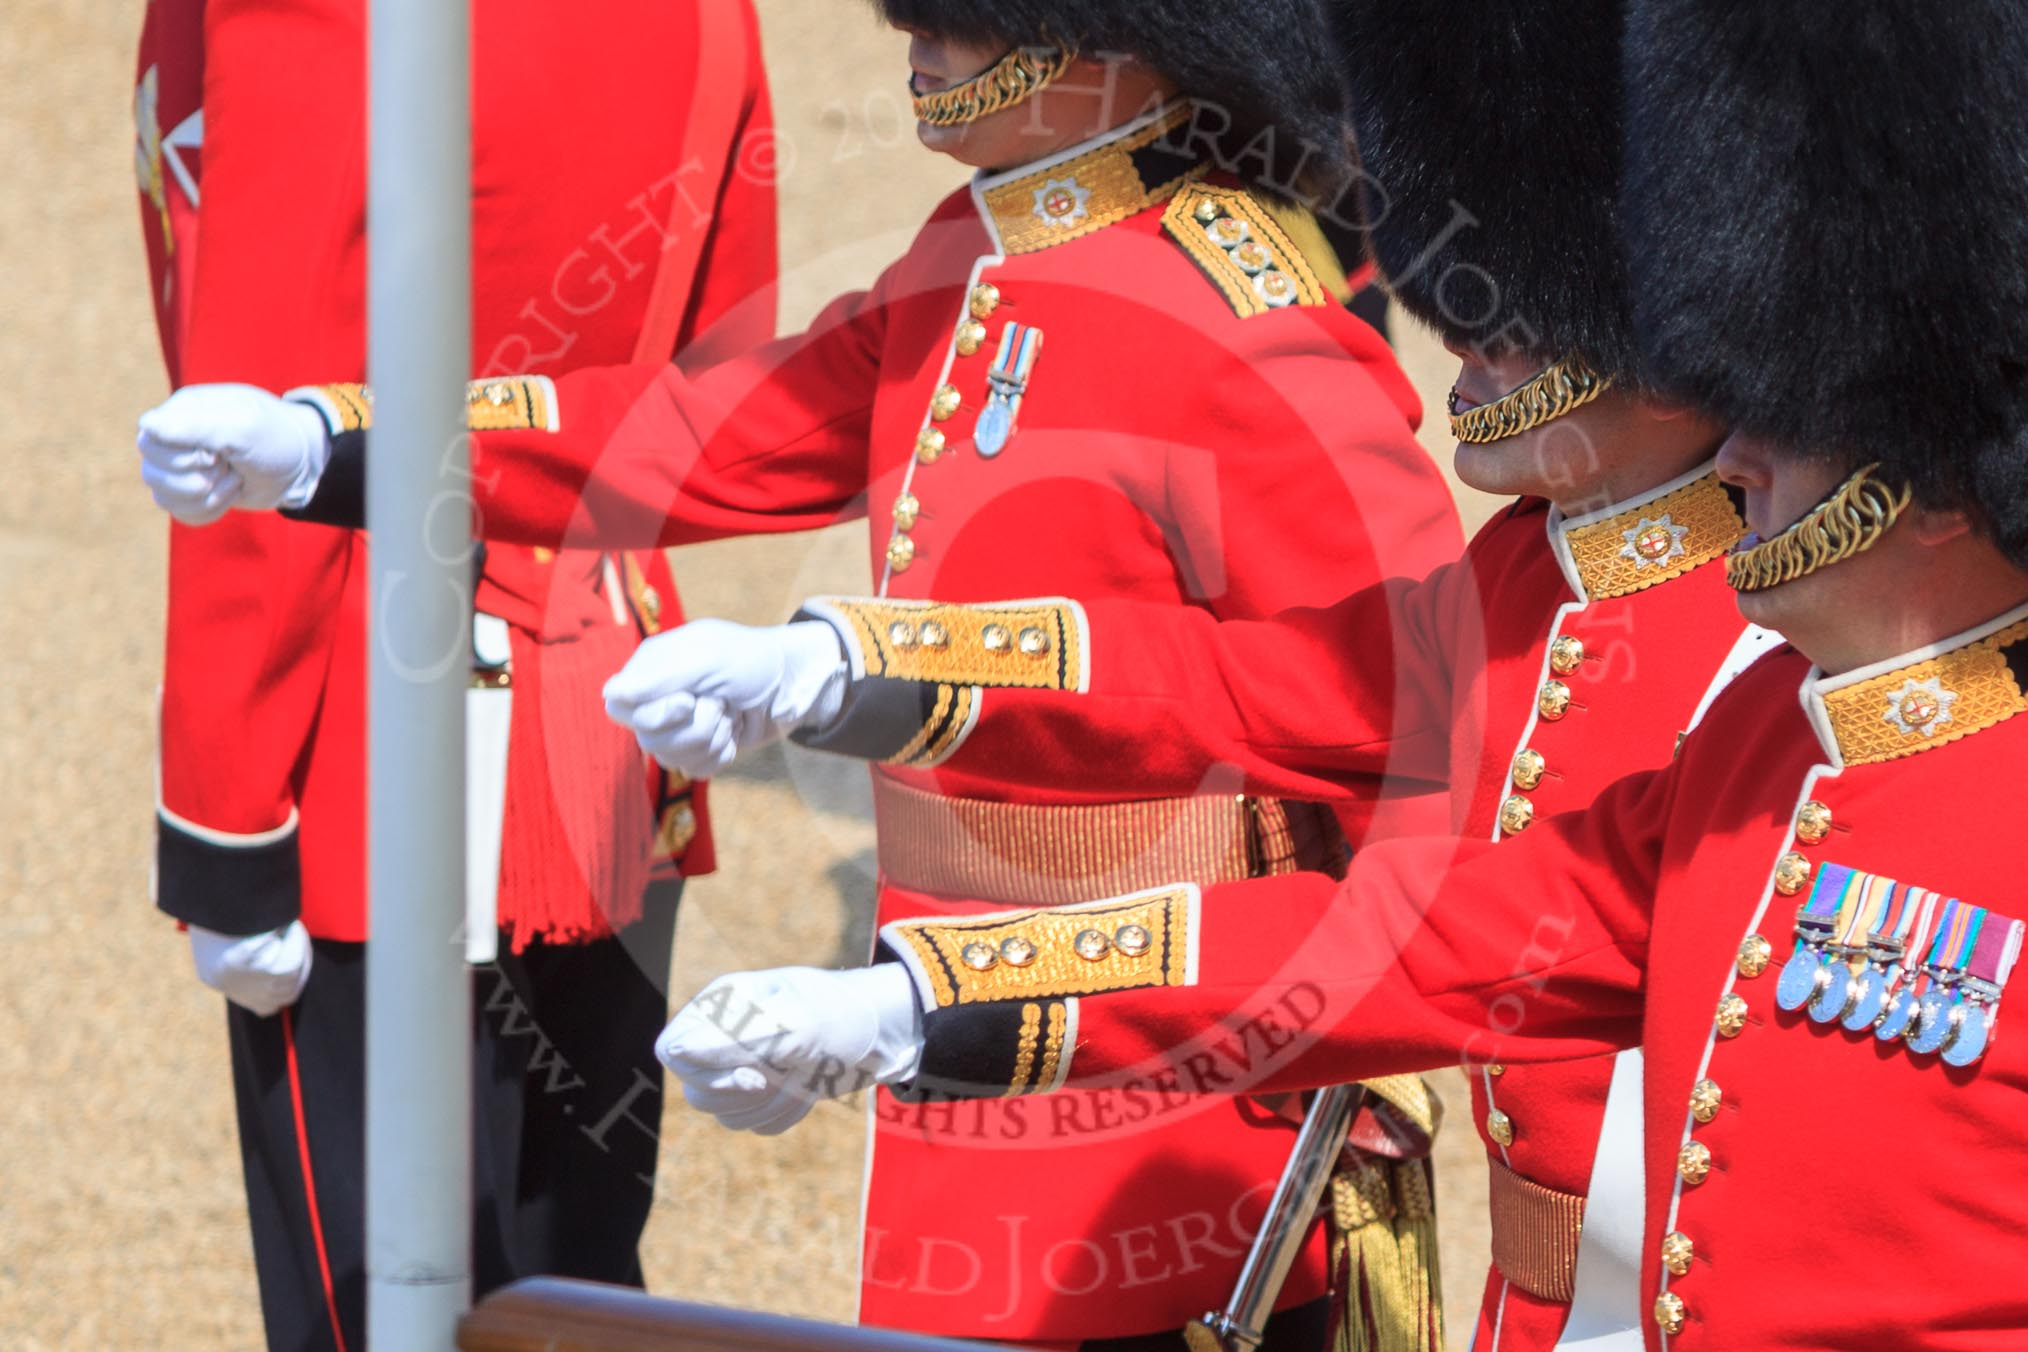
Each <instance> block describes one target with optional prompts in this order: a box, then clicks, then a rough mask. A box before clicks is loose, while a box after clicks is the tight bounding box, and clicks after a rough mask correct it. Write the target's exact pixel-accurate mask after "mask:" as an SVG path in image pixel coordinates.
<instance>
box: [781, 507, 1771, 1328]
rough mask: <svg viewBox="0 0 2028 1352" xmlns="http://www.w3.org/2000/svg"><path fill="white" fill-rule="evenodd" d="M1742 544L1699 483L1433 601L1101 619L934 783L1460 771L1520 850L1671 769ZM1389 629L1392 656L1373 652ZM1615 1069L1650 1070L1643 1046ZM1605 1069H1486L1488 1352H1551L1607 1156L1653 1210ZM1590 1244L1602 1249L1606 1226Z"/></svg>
mask: <svg viewBox="0 0 2028 1352" xmlns="http://www.w3.org/2000/svg"><path fill="white" fill-rule="evenodd" d="M1743 530H1744V526H1743V524H1742V523H1741V520H1740V518H1739V516H1738V513H1737V511H1736V509H1735V507H1734V504H1733V502H1732V499H1731V498H1730V497H1729V495H1728V494H1727V492H1726V490H1725V489H1724V488H1723V487H1722V486H1721V485H1720V484H1719V482H1718V480H1717V478H1716V476H1715V474H1713V473H1712V472H1711V471H1710V469H1709V468H1708V467H1706V468H1704V469H1701V470H1698V471H1695V472H1693V473H1691V474H1688V475H1685V476H1684V477H1682V478H1681V479H1678V480H1675V481H1673V482H1670V483H1667V484H1664V485H1662V486H1661V487H1659V488H1657V489H1655V490H1654V491H1652V492H1650V493H1646V494H1642V495H1641V496H1640V497H1638V498H1635V499H1630V500H1628V501H1625V502H1619V503H1614V504H1611V505H1609V506H1606V507H1603V508H1600V509H1598V510H1597V511H1594V512H1590V513H1587V514H1585V515H1583V516H1579V517H1574V518H1565V517H1563V516H1562V515H1561V514H1559V513H1556V512H1553V511H1551V510H1550V509H1549V507H1548V506H1547V505H1546V504H1545V503H1542V502H1540V501H1524V502H1521V503H1518V504H1516V506H1515V507H1514V508H1513V509H1511V510H1510V511H1508V512H1506V513H1504V514H1502V515H1501V516H1500V517H1498V518H1496V519H1495V520H1494V521H1493V522H1491V523H1490V524H1489V525H1488V526H1487V527H1486V528H1485V529H1484V530H1482V531H1481V532H1480V534H1479V535H1478V537H1477V538H1476V539H1474V540H1473V542H1472V545H1471V547H1470V549H1469V550H1468V551H1467V554H1466V557H1465V560H1464V561H1463V562H1462V563H1459V564H1453V565H1449V566H1446V567H1444V568H1442V569H1439V570H1438V571H1437V572H1436V573H1434V574H1433V575H1432V576H1431V577H1430V578H1429V579H1428V580H1427V581H1425V582H1423V583H1421V584H1418V585H1413V586H1410V585H1406V584H1399V585H1392V586H1390V587H1389V588H1388V589H1386V590H1374V591H1372V592H1370V593H1368V594H1366V595H1364V596H1361V597H1355V598H1351V599H1349V600H1347V601H1346V602H1344V603H1342V604H1340V605H1337V606H1334V607H1332V608H1329V609H1326V610H1321V611H1314V612H1309V613H1307V614H1303V615H1297V616H1288V617H1281V618H1278V619H1277V620H1276V621H1275V622H1273V623H1270V624H1221V623H1216V622H1214V619H1213V617H1210V616H1207V615H1204V614H1202V613H1199V612H1187V613H1186V612H1182V611H1178V610H1175V609H1173V608H1165V607H1151V606H1135V605H1116V604H1110V603H1107V602H1096V603H1094V604H1092V605H1090V606H1088V607H1087V608H1086V612H1085V613H1086V620H1087V623H1088V625H1089V629H1090V664H1091V675H1090V681H1089V689H1088V692H1087V693H1086V695H1085V696H1084V697H1082V698H1079V699H1075V700H1067V699H1066V698H1065V697H1063V696H1061V695H1054V694H1051V695H1035V694H1028V693H1025V692H1018V691H1013V690H1006V691H1002V690H994V691H991V692H990V693H988V694H986V695H984V696H983V697H982V698H981V699H980V701H979V702H980V703H981V704H982V705H983V706H984V707H985V708H986V709H987V710H988V712H987V713H986V714H985V715H984V716H983V717H982V718H981V719H980V720H979V723H978V726H977V727H976V728H975V729H974V730H973V732H972V733H971V734H970V736H969V738H968V739H967V740H966V741H965V742H964V744H963V745H962V747H961V748H960V749H959V750H957V751H956V752H955V753H954V754H953V755H952V757H951V759H950V760H949V761H948V762H947V763H946V766H945V770H944V773H946V774H958V773H964V772H968V771H970V770H972V769H973V768H974V767H987V766H1012V765H1019V766H1021V767H1022V768H1023V773H1024V774H1025V775H1030V776H1032V777H1033V779H1034V781H1035V782H1037V783H1045V784H1046V783H1054V782H1059V781H1060V782H1062V783H1064V784H1065V785H1067V786H1069V787H1072V788H1076V789H1081V790H1086V791H1090V790H1094V789H1097V790H1102V791H1111V792H1128V791H1132V790H1134V789H1136V787H1138V789H1139V791H1140V792H1143V793H1159V792H1172V793H1187V792H1190V791H1191V790H1192V788H1193V787H1195V786H1199V785H1206V784H1213V783H1216V782H1218V781H1219V780H1220V779H1221V778H1223V779H1226V780H1230V779H1232V778H1234V777H1236V776H1235V771H1237V772H1238V774H1239V775H1240V776H1243V778H1244V782H1245V787H1246V788H1247V789H1248V790H1249V791H1252V792H1265V793H1290V794H1295V795H1297V796H1303V797H1318V798H1321V797H1326V796H1329V795H1330V794H1331V793H1332V792H1333V791H1334V785H1337V784H1341V783H1350V784H1353V785H1359V786H1364V785H1367V784H1370V783H1371V782H1372V781H1373V780H1374V779H1375V778H1377V777H1381V776H1385V775H1388V774H1392V775H1393V776H1394V777H1396V778H1397V779H1407V780H1409V781H1410V782H1419V781H1420V780H1423V779H1428V778H1447V779H1448V782H1449V783H1450V785H1451V786H1452V788H1451V807H1452V820H1451V826H1452V828H1453V829H1454V830H1455V831H1456V832H1457V833H1458V834H1460V835H1462V836H1465V837H1466V838H1468V839H1473V840H1481V841H1483V840H1497V839H1501V838H1504V837H1507V836H1511V835H1518V834H1519V833H1520V832H1522V831H1525V830H1527V829H1528V827H1529V824H1530V823H1531V822H1533V821H1534V820H1535V818H1536V816H1537V815H1538V814H1543V815H1547V814H1551V813H1555V812H1560V811H1564V810H1567V809H1570V808H1576V807H1583V806H1585V805H1587V804H1589V803H1590V802H1591V801H1592V800H1593V799H1594V798H1595V797H1597V796H1598V794H1599V793H1601V792H1602V791H1603V790H1604V789H1605V788H1606V786H1607V785H1609V784H1611V783H1612V782H1613V781H1615V780H1617V779H1619V778H1621V777H1622V776H1624V775H1626V774H1628V773H1630V772H1632V771H1634V770H1637V769H1642V768H1645V767H1650V766H1654V765H1658V764H1661V763H1662V762H1663V761H1664V760H1665V759H1666V758H1667V757H1668V756H1669V755H1670V754H1671V753H1672V752H1673V750H1674V748H1675V745H1676V742H1677V740H1678V738H1679V737H1680V736H1681V734H1682V733H1683V732H1684V731H1685V730H1686V729H1687V728H1689V727H1690V726H1691V724H1692V722H1693V720H1694V719H1695V717H1696V716H1697V715H1698V714H1699V713H1700V712H1701V704H1702V702H1703V700H1704V698H1705V697H1706V695H1707V692H1708V691H1710V690H1711V689H1712V688H1713V684H1714V678H1716V677H1719V676H1720V673H1721V668H1723V667H1725V666H1726V665H1727V658H1728V656H1729V655H1730V654H1732V652H1733V649H1734V647H1735V645H1736V644H1739V643H1740V641H1741V637H1742V630H1743V629H1744V627H1745V626H1744V622H1743V621H1742V620H1741V619H1740V617H1739V611H1738V607H1737V606H1736V605H1735V604H1734V603H1733V594H1732V592H1731V591H1730V589H1729V588H1727V587H1726V585H1725V579H1724V569H1723V566H1722V564H1721V563H1720V562H1719V559H1720V556H1721V555H1722V554H1723V553H1724V552H1725V551H1726V550H1727V549H1729V548H1730V547H1731V546H1732V545H1733V544H1734V543H1735V542H1736V541H1737V540H1738V538H1739V536H1740V535H1741V533H1742V532H1743ZM1390 612H1391V613H1390ZM841 627H842V630H843V632H845V633H846V634H847V636H848V638H849V637H851V636H853V634H854V632H855V627H854V626H852V625H849V624H847V625H843V626H841ZM1390 627H1391V628H1392V630H1393V632H1394V634H1395V639H1396V641H1395V643H1394V644H1393V646H1392V647H1391V648H1387V647H1381V646H1376V645H1375V644H1374V643H1373V641H1372V636H1373V635H1375V634H1384V633H1386V632H1388V630H1389V629H1390ZM861 632H863V629H862V630H861ZM1748 646H1749V648H1750V650H1751V651H1752V652H1754V653H1757V652H1758V651H1759V650H1760V649H1759V648H1757V647H1752V646H1751V645H1750V644H1749V645H1748ZM1390 658H1391V662H1390V661H1389V659H1390ZM865 665H866V661H865V659H864V658H863V657H862V658H861V660H860V662H859V666H860V667H861V669H862V670H863V669H864V667H865ZM1348 665H1349V666H1351V667H1352V668H1354V669H1353V670H1351V671H1346V668H1347V667H1348ZM1340 673H1344V674H1343V676H1342V678H1341V677H1340ZM1725 674H1726V675H1729V674H1730V672H1729V671H1727V672H1726V673H1725ZM1551 682H1555V683H1556V684H1555V685H1554V686H1551V685H1550V683H1551ZM896 683H897V678H896V676H895V675H893V674H890V675H889V676H888V677H886V678H885V684H887V685H888V686H889V689H887V690H886V691H885V692H879V691H875V690H872V689H867V688H865V687H867V685H868V684H869V683H868V682H865V681H862V682H860V683H859V688H855V692H854V696H853V698H852V699H851V700H850V701H849V704H848V711H847V714H846V716H845V718H844V720H843V722H842V723H841V724H840V725H838V726H836V727H834V729H833V730H831V731H830V732H829V733H828V734H827V736H826V737H825V738H822V739H816V740H820V741H824V742H827V743H829V744H832V745H838V746H846V747H852V748H854V749H857V750H859V751H861V752H867V751H872V752H874V753H876V754H878V753H880V752H881V750H882V748H883V745H884V743H892V742H893V741H895V740H896V739H897V738H898V737H899V736H902V735H905V733H906V731H907V727H906V722H905V720H895V719H892V718H891V717H885V716H883V710H882V706H883V705H885V706H892V705H893V704H895V703H896V702H897V696H899V698H900V701H901V702H903V703H905V704H913V703H915V702H917V700H916V697H915V695H914V692H912V691H906V690H901V691H897V690H895V689H893V688H892V687H893V686H894V685H895V684H896ZM873 684H881V683H879V682H876V683H873ZM882 723H885V724H887V725H888V727H886V728H882V727H879V726H869V725H878V724H882ZM1439 762H1441V764H1439ZM1338 791H1340V792H1342V789H1340V790H1338ZM1392 825H1393V823H1391V822H1390V821H1389V820H1387V819H1386V818H1385V817H1383V818H1382V819H1381V820H1379V821H1377V822H1376V823H1375V826H1376V829H1377V830H1378V831H1380V832H1385V831H1386V830H1388V829H1389V828H1390V827H1391V826H1392ZM1626 1055H1627V1056H1628V1057H1631V1058H1633V1064H1632V1067H1631V1072H1630V1073H1632V1074H1633V1075H1635V1076H1637V1075H1638V1069H1639V1062H1638V1054H1633V1053H1629V1054H1626ZM1614 1065H1615V1062H1614V1059H1612V1058H1594V1059H1590V1060H1584V1061H1573V1062H1568V1063H1565V1064H1561V1065H1554V1066H1528V1067H1525V1068H1508V1067H1504V1066H1500V1065H1497V1064H1496V1065H1487V1066H1482V1067H1479V1068H1477V1071H1476V1073H1475V1074H1474V1077H1473V1086H1474V1096H1473V1097H1474V1103H1473V1118H1474V1121H1475V1122H1476V1124H1477V1125H1478V1128H1479V1130H1480V1133H1481V1135H1482V1136H1483V1138H1484V1140H1485V1143H1486V1148H1487V1150H1488V1153H1489V1155H1490V1159H1491V1167H1492V1170H1493V1175H1494V1198H1495V1201H1494V1205H1495V1212H1496V1224H1495V1237H1494V1254H1495V1261H1496V1266H1495V1269H1494V1271H1493V1272H1492V1273H1491V1276H1490V1284H1489V1287H1488V1290H1487V1294H1486V1302H1485V1305H1484V1308H1483V1310H1482V1314H1481V1326H1480V1329H1479V1333H1478V1339H1477V1346H1479V1347H1481V1348H1485V1349H1494V1348H1504V1349H1508V1352H1514V1350H1515V1349H1531V1348H1547V1347H1551V1346H1554V1345H1555V1343H1556V1341H1557V1339H1558V1338H1559V1337H1560V1336H1561V1335H1562V1334H1563V1332H1564V1329H1565V1326H1566V1323H1567V1321H1568V1317H1569V1315H1570V1299H1571V1292H1572V1286H1573V1280H1574V1276H1575V1269H1574V1260H1575V1255H1576V1245H1577V1237H1578V1236H1577V1225H1578V1218H1579V1217H1580V1216H1581V1215H1582V1214H1584V1201H1585V1198H1586V1195H1587V1192H1588V1190H1589V1186H1590V1183H1591V1180H1592V1178H1593V1176H1594V1171H1595V1168H1598V1167H1600V1159H1599V1157H1600V1152H1601V1150H1604V1151H1606V1152H1609V1153H1611V1154H1613V1155H1616V1156H1619V1157H1623V1160H1620V1161H1617V1162H1619V1163H1620V1164H1621V1168H1620V1172H1619V1174H1618V1175H1616V1176H1620V1177H1625V1178H1627V1179H1628V1180H1629V1184H1630V1186H1629V1188H1628V1189H1627V1192H1626V1194H1625V1195H1621V1196H1616V1197H1615V1198H1613V1200H1612V1202H1611V1203H1609V1205H1613V1206H1617V1207H1618V1208H1619V1209H1621V1210H1622V1211H1626V1212H1629V1213H1631V1214H1633V1215H1638V1213H1639V1211H1640V1196H1639V1190H1638V1178H1639V1172H1638V1170H1639V1166H1638V1160H1639V1155H1640V1141H1639V1137H1638V1133H1637V1132H1629V1133H1622V1134H1621V1135H1620V1136H1619V1137H1618V1138H1617V1139H1614V1140H1610V1141H1606V1142H1603V1143H1602V1142H1601V1140H1600V1135H1601V1125H1602V1122H1603V1120H1604V1117H1605V1113H1606V1107H1607V1097H1608V1090H1609V1088H1610V1087H1611V1085H1612V1083H1613V1074H1614ZM1632 1083H1633V1084H1634V1085H1635V1086H1636V1088H1634V1089H1633V1090H1631V1091H1629V1092H1631V1093H1632V1094H1633V1095H1634V1096H1635V1097H1638V1089H1637V1086H1638V1079H1637V1078H1636V1079H1635V1080H1633V1082H1632ZM1615 1162H1616V1161H1615V1160H1606V1161H1605V1162H1604V1164H1605V1167H1608V1168H1609V1167H1611V1165H1612V1164H1613V1163H1615ZM1594 1231H1595V1232H1599V1233H1597V1234H1595V1235H1594V1240H1593V1243H1594V1245H1595V1246H1597V1245H1600V1244H1601V1243H1602V1239H1601V1235H1610V1234H1612V1233H1613V1232H1612V1231H1611V1230H1602V1228H1601V1227H1600V1226H1596V1225H1595V1226H1594ZM1624 1238H1625V1242H1624V1243H1621V1244H1618V1245H1617V1246H1612V1247H1598V1248H1596V1249H1595V1252H1596V1253H1597V1254H1598V1255H1600V1256H1601V1257H1603V1258H1606V1259H1613V1260H1617V1270H1616V1271H1606V1270H1604V1269H1601V1268H1597V1267H1592V1268H1589V1269H1588V1273H1599V1274H1602V1275H1604V1276H1605V1277H1606V1278H1607V1280H1608V1282H1609V1283H1616V1284H1617V1285H1618V1286H1619V1287H1621V1288H1624V1289H1631V1287H1632V1284H1633V1281H1634V1268H1635V1265H1636V1263H1637V1261H1638V1257H1639V1254H1638V1251H1637V1249H1636V1248H1635V1244H1636V1243H1637V1240H1638V1236H1636V1235H1632V1234H1627V1235H1625V1237H1624ZM1595 1279H1596V1278H1594V1277H1590V1276H1588V1280H1595Z"/></svg>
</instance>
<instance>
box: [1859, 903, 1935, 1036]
mask: <svg viewBox="0 0 2028 1352" xmlns="http://www.w3.org/2000/svg"><path fill="white" fill-rule="evenodd" d="M1935 898H1936V893H1934V892H1927V891H1924V890H1923V889H1922V888H1920V887H1908V886H1905V885H1897V886H1896V887H1895V889H1894V892H1893V894H1892V895H1891V896H1889V897H1888V898H1887V904H1886V907H1885V909H1884V910H1882V912H1881V914H1880V918H1879V920H1878V921H1877V922H1876V923H1875V925H1874V927H1873V931H1872V933H1870V934H1869V935H1867V937H1866V967H1865V968H1864V969H1863V970H1861V971H1860V973H1859V975H1857V976H1856V977H1854V978H1852V995H1851V998H1850V1000H1849V1001H1848V1002H1847V1003H1846V1006H1845V1018H1844V1023H1845V1027H1846V1028H1847V1029H1849V1030H1850V1031H1852V1032H1854V1033H1863V1032H1865V1031H1866V1030H1867V1029H1868V1028H1872V1027H1874V1026H1875V1025H1877V1024H1878V1023H1879V1022H1880V1016H1881V1014H1882V1013H1883V1012H1885V1010H1886V1008H1887V996H1888V993H1889V992H1890V991H1892V990H1893V989H1894V987H1895V984H1896V983H1897V982H1899V981H1900V980H1901V959H1902V958H1903V956H1905V955H1906V954H1907V952H1908V934H1909V931H1910V929H1911V928H1914V929H1917V930H1919V929H1920V928H1921V925H1920V924H1919V922H1918V920H1917V917H1918V916H1919V915H1921V914H1922V913H1924V912H1926V911H1927V910H1928V909H1929V906H1930V903H1931V902H1932V901H1934V900H1935Z"/></svg>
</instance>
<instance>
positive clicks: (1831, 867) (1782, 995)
mask: <svg viewBox="0 0 2028 1352" xmlns="http://www.w3.org/2000/svg"><path fill="white" fill-rule="evenodd" d="M1852 877H1853V875H1852V870H1851V869H1849V868H1845V867H1844V866H1842V865H1839V864H1830V863H1827V864H1825V865H1824V866H1823V867H1822V868H1821V869H1818V870H1817V883H1816V886H1815V887H1813V888H1811V889H1810V899H1809V900H1808V901H1806V902H1804V903H1803V905H1802V908H1801V909H1800V910H1798V911H1797V912H1796V951H1795V952H1794V953H1792V954H1791V955H1790V956H1789V960H1788V961H1787V962H1785V963H1783V964H1782V974H1781V979H1780V980H1779V981H1777V982H1776V983H1775V1003H1776V1004H1777V1005H1780V1006H1781V1007H1782V1008H1783V1009H1786V1010H1788V1011H1790V1012H1791V1013H1793V1012H1794V1011H1796V1010H1798V1009H1801V1008H1802V1007H1803V1006H1804V1005H1806V1004H1808V1003H1809V1002H1810V999H1811V997H1812V996H1814V995H1816V993H1817V991H1818V990H1819V989H1820V988H1821V987H1823V986H1824V985H1826V984H1828V983H1829V980H1830V978H1829V977H1828V976H1827V975H1826V974H1825V972H1824V946H1825V945H1826V944H1828V943H1830V941H1831V936H1832V935H1834V934H1835V933H1837V930H1838V912H1839V910H1840V908H1841V907H1842V905H1843V904H1844V901H1845V896H1846V893H1847V892H1848V891H1849V890H1850V889H1851V887H1852Z"/></svg>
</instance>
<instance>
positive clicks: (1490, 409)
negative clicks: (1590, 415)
mask: <svg viewBox="0 0 2028 1352" xmlns="http://www.w3.org/2000/svg"><path fill="white" fill-rule="evenodd" d="M1611 385H1612V381H1611V380H1610V379H1609V378H1607V377H1605V376H1601V375H1599V374H1598V373H1597V372H1595V371H1593V370H1592V369H1591V367H1589V366H1587V365H1586V364H1585V362H1584V359H1583V358H1582V357H1574V356H1573V357H1565V358H1564V359H1563V360H1562V361H1559V362H1557V363H1555V364H1554V365H1552V366H1550V367H1549V368H1548V369H1547V370H1545V371H1543V372H1542V374H1541V375H1538V376H1536V377H1535V378H1534V379H1533V380H1531V381H1529V382H1528V383H1527V384H1525V385H1523V386H1522V387H1521V388H1520V389H1518V390H1515V391H1513V392H1512V393H1511V394H1508V395H1505V396H1503V397H1501V398H1499V399H1495V400H1494V401H1493V402H1492V403H1490V404H1482V405H1480V406H1479V407H1478V408H1473V409H1467V410H1465V411H1464V412H1463V413H1459V412H1458V411H1457V399H1458V392H1457V391H1456V390H1452V391H1451V435H1452V436H1454V437H1456V438H1457V439H1458V440H1459V441H1462V442H1465V443H1467V444H1469V445H1474V446H1482V445H1484V444H1485V443H1487V442H1489V441H1504V440H1505V439H1506V438H1508V437H1512V436H1519V435H1520V434H1521V433H1523V432H1527V431H1531V430H1533V429H1534V428H1537V427H1540V426H1542V424H1544V423H1546V422H1553V421H1555V420H1556V419H1558V418H1561V417H1562V416H1563V415H1564V414H1566V413H1569V412H1571V411H1573V410H1575V409H1579V408H1583V407H1584V406H1585V405H1586V404H1588V403H1590V402H1591V401H1592V400H1594V399H1596V398H1598V397H1599V396H1600V395H1601V394H1604V393H1605V392H1606V390H1607V389H1609V388H1610V387H1611Z"/></svg>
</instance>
